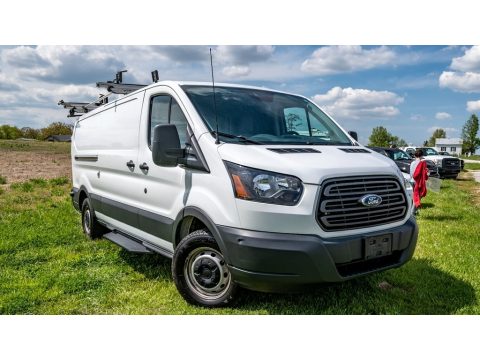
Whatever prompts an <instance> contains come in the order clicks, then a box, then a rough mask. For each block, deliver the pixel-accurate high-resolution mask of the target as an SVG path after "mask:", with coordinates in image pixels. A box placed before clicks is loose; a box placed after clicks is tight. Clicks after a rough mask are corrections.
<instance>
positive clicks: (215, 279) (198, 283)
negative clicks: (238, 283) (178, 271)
mask: <svg viewBox="0 0 480 360" xmlns="http://www.w3.org/2000/svg"><path fill="white" fill-rule="evenodd" d="M183 274H184V276H185V279H186V282H187V285H188V287H189V288H190V290H192V291H193V292H194V293H195V294H196V295H197V296H199V297H200V298H202V299H204V300H217V299H219V298H221V297H222V296H224V295H225V293H226V292H227V291H228V288H229V286H230V283H231V281H232V279H231V276H230V271H228V267H227V264H226V262H225V260H224V258H223V256H222V254H221V253H220V252H219V251H218V250H215V249H213V248H210V247H201V248H197V249H195V250H193V251H192V252H191V253H190V254H188V256H187V258H186V260H185V264H184V267H183Z"/></svg>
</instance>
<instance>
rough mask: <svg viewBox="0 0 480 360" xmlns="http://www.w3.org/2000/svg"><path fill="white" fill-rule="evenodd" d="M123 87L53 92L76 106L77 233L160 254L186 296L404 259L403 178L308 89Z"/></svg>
mask: <svg viewBox="0 0 480 360" xmlns="http://www.w3.org/2000/svg"><path fill="white" fill-rule="evenodd" d="M109 84H112V86H111V87H110V88H109V90H110V91H113V92H115V86H116V84H114V83H110V82H109ZM125 85H127V84H125ZM123 89H125V88H123ZM118 92H122V91H118ZM123 93H124V94H127V95H125V96H123V97H121V98H119V99H117V100H115V101H111V102H109V103H105V102H106V101H105V100H106V99H104V98H103V99H102V100H99V101H97V102H96V103H92V104H78V103H64V102H61V104H62V105H64V106H65V107H67V108H69V109H70V110H71V111H70V113H71V115H73V116H75V115H77V114H78V112H80V113H83V115H81V116H80V117H79V118H78V121H76V123H75V129H74V133H73V137H72V172H73V190H72V198H73V204H74V206H75V208H76V209H77V210H79V211H81V213H82V225H83V230H84V232H85V233H86V234H87V235H88V236H89V237H90V238H99V237H102V236H103V237H106V238H107V239H109V240H111V241H113V242H115V243H117V244H119V245H121V246H123V247H124V248H125V249H127V250H129V251H134V252H140V253H149V252H157V253H160V254H163V255H165V256H167V257H170V258H172V274H173V279H174V282H175V284H176V286H177V288H178V291H179V292H180V293H181V295H182V296H183V297H184V298H185V299H186V300H187V301H188V302H190V303H193V304H200V305H203V306H222V305H225V304H229V303H230V302H231V301H232V300H233V298H234V296H235V293H236V291H237V288H238V287H245V288H249V289H254V290H260V291H283V290H286V289H291V288H295V287H299V286H304V285H308V284H314V283H319V282H338V281H343V280H348V279H351V278H354V277H357V276H360V275H365V274H369V273H373V272H377V271H381V270H385V269H390V268H394V267H398V266H400V265H402V264H404V263H405V262H407V261H408V260H409V259H410V258H411V257H412V255H413V252H414V249H415V245H416V241H417V235H418V229H417V225H416V222H415V219H414V217H413V216H412V199H411V188H409V184H408V182H406V181H405V180H404V177H403V176H402V173H401V172H400V170H399V169H398V167H397V166H396V165H395V163H394V162H393V161H391V160H390V159H388V158H386V157H385V156H382V155H380V154H378V153H375V152H372V151H371V150H369V149H367V148H365V147H363V146H361V145H359V144H358V143H357V141H356V139H354V138H353V137H352V136H350V135H349V134H348V133H347V132H346V131H344V130H343V129H342V128H341V127H340V126H339V125H338V124H337V123H336V122H335V121H334V120H332V119H331V117H329V116H328V115H327V114H326V113H325V112H324V111H322V110H321V109H320V108H318V107H317V106H316V105H315V104H314V103H312V102H311V101H310V100H309V99H307V98H305V97H302V96H297V95H292V94H287V93H283V92H278V91H273V90H266V89H264V88H255V87H247V86H241V85H227V84H218V85H217V86H216V87H215V91H213V89H212V84H210V83H196V82H195V83H194V82H173V81H165V82H157V83H154V84H151V85H149V86H145V87H141V86H139V87H135V86H133V87H131V88H129V90H128V91H127V90H125V91H124V92H123ZM352 135H354V134H353V133H352Z"/></svg>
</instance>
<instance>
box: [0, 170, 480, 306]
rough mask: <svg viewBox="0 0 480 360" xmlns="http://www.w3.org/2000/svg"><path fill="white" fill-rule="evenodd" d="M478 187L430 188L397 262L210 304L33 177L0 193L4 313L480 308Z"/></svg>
mask: <svg viewBox="0 0 480 360" xmlns="http://www.w3.org/2000/svg"><path fill="white" fill-rule="evenodd" d="M26 184H28V185H26ZM476 186H478V185H476V184H475V183H474V182H473V181H469V180H459V181H452V180H445V181H443V187H442V190H441V192H440V193H429V194H428V195H427V197H426V198H425V199H424V200H423V203H424V209H422V210H421V213H420V216H419V219H418V222H419V226H420V236H419V239H418V245H417V250H416V252H415V256H414V259H412V260H411V261H410V262H409V263H407V264H406V265H405V266H403V267H401V268H399V269H395V270H389V271H386V272H383V273H379V274H375V275H371V276H366V277H363V278H359V279H356V280H352V281H348V282H345V283H340V284H330V285H328V284H327V285H320V286H316V287H313V288H311V289H310V290H308V291H306V292H303V293H298V294H262V293H256V292H250V291H243V292H242V296H241V299H240V300H239V302H238V303H237V304H236V307H231V308H225V309H215V310H209V309H204V308H199V307H194V306H191V305H188V304H187V303H186V302H185V301H184V300H183V299H182V298H181V297H180V295H179V294H178V292H177V290H176V288H175V286H174V284H173V281H172V280H171V275H170V261H169V260H168V259H165V258H163V257H161V256H159V255H135V254H130V253H128V252H126V251H124V250H122V249H121V248H119V247H117V246H116V245H114V244H112V243H110V242H108V241H107V240H99V241H90V240H88V239H87V238H86V237H85V236H84V235H83V234H82V232H81V227H80V216H79V214H78V213H77V212H76V211H75V210H74V209H73V207H72V205H71V201H70V198H69V196H68V192H69V190H70V184H69V183H68V182H67V180H66V179H57V180H50V181H45V180H43V181H42V180H41V179H40V180H30V181H28V182H26V183H23V185H18V186H17V185H16V186H12V188H10V189H8V190H6V191H5V192H4V193H3V194H2V195H0V313H1V314H480V305H479V303H478V299H479V298H480V275H479V274H480V241H479V235H478V234H479V232H480V231H479V230H480V225H479V221H478V219H479V218H480V208H479V206H478V205H475V204H474V201H478V198H477V200H475V199H476V198H475V197H474V196H472V193H473V192H474V191H475V189H477V191H478V187H477V188H475V187H476ZM381 283H384V284H385V283H386V286H379V284H381Z"/></svg>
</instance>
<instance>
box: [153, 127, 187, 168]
mask: <svg viewBox="0 0 480 360" xmlns="http://www.w3.org/2000/svg"><path fill="white" fill-rule="evenodd" d="M184 157H185V149H182V148H181V147H180V138H179V136H178V130H177V127H176V126H175V125H173V124H165V125H157V126H155V127H154V128H153V141H152V160H153V162H154V163H155V165H159V166H166V167H175V166H177V164H178V163H179V159H181V158H184Z"/></svg>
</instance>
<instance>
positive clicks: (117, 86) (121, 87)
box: [97, 70, 147, 95]
mask: <svg viewBox="0 0 480 360" xmlns="http://www.w3.org/2000/svg"><path fill="white" fill-rule="evenodd" d="M124 72H127V70H122V71H119V72H117V74H116V75H115V80H113V81H100V82H97V87H98V88H105V89H107V91H108V92H110V93H112V94H121V95H127V94H130V93H131V92H134V91H137V90H139V89H141V88H143V87H145V86H147V85H138V84H124V83H123V73H124Z"/></svg>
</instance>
